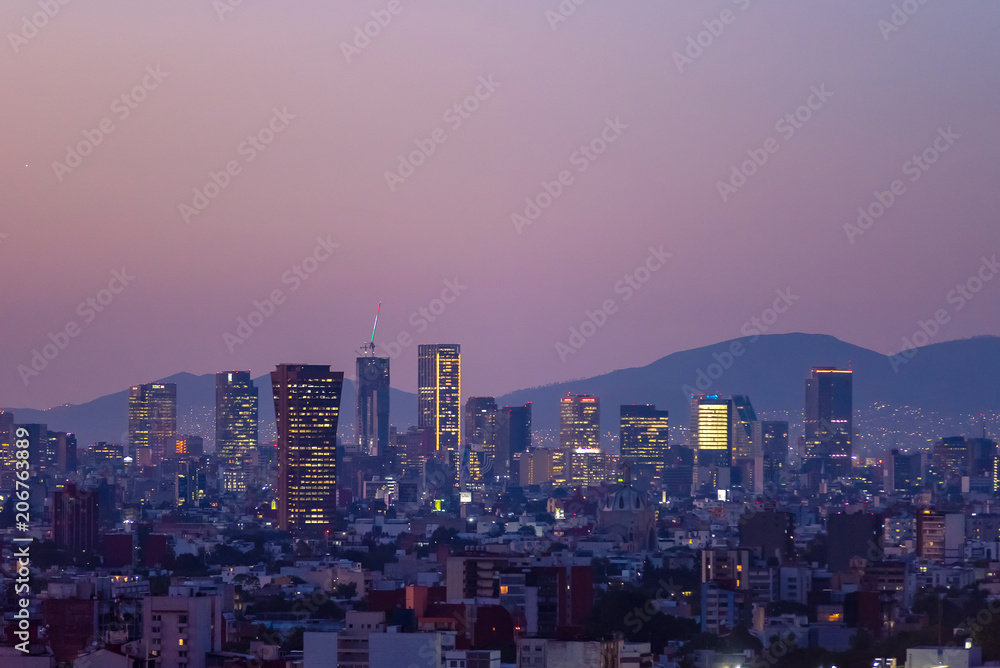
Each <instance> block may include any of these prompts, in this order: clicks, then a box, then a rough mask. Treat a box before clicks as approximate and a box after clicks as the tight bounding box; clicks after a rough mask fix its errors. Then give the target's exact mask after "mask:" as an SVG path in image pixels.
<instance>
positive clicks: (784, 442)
mask: <svg viewBox="0 0 1000 668" xmlns="http://www.w3.org/2000/svg"><path fill="white" fill-rule="evenodd" d="M759 425H760V441H761V445H760V448H761V452H762V454H763V455H764V482H765V483H767V484H769V485H777V484H778V483H779V482H781V472H782V470H783V469H784V468H785V466H786V465H787V464H788V422H787V421H785V420H763V421H761V422H760V423H759Z"/></svg>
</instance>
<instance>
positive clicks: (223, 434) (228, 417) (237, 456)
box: [215, 371, 258, 494]
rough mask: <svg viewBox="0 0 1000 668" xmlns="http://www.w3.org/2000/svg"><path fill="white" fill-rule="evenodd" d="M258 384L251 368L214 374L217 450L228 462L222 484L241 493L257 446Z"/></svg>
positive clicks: (244, 489) (229, 489) (226, 462)
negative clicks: (254, 380)
mask: <svg viewBox="0 0 1000 668" xmlns="http://www.w3.org/2000/svg"><path fill="white" fill-rule="evenodd" d="M257 401H258V394H257V386H256V385H254V383H253V380H251V378H250V372H249V371H220V372H219V373H216V374H215V452H216V453H217V454H218V455H219V456H220V457H222V459H223V461H224V462H225V469H224V470H223V473H222V488H223V490H225V491H227V492H236V493H238V494H242V493H243V492H245V491H246V488H247V480H248V478H249V471H248V469H249V462H250V458H251V453H252V452H253V451H254V449H255V448H256V447H257Z"/></svg>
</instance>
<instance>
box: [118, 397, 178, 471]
mask: <svg viewBox="0 0 1000 668" xmlns="http://www.w3.org/2000/svg"><path fill="white" fill-rule="evenodd" d="M176 432H177V383H146V384H144V385H133V386H132V387H131V388H129V393H128V445H129V450H130V451H131V454H132V456H133V457H136V456H137V454H138V450H139V448H149V451H150V459H151V462H152V463H153V464H159V463H160V461H161V460H162V459H163V458H164V457H165V456H166V455H168V454H170V453H172V452H173V450H174V447H175V445H176V440H175V434H176Z"/></svg>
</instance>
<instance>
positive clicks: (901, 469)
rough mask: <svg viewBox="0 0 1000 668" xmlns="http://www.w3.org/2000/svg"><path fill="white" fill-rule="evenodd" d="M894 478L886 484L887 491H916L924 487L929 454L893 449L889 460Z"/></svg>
mask: <svg viewBox="0 0 1000 668" xmlns="http://www.w3.org/2000/svg"><path fill="white" fill-rule="evenodd" d="M889 467H890V471H891V472H892V478H891V480H890V481H889V482H890V483H891V484H887V485H886V491H887V492H915V491H918V490H919V489H920V488H922V487H923V485H924V481H925V476H926V473H927V454H926V453H923V452H912V453H904V452H900V451H899V450H893V451H892V457H891V459H890V461H889Z"/></svg>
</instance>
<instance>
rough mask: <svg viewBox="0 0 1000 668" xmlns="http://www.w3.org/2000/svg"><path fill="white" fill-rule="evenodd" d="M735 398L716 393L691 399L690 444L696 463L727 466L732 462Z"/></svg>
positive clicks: (698, 466)
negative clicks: (724, 397)
mask: <svg viewBox="0 0 1000 668" xmlns="http://www.w3.org/2000/svg"><path fill="white" fill-rule="evenodd" d="M733 414H734V411H733V402H732V400H730V399H720V398H719V395H717V394H710V395H702V396H697V397H694V398H692V400H691V447H693V448H694V457H695V467H696V468H712V467H728V466H732V463H733Z"/></svg>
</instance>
